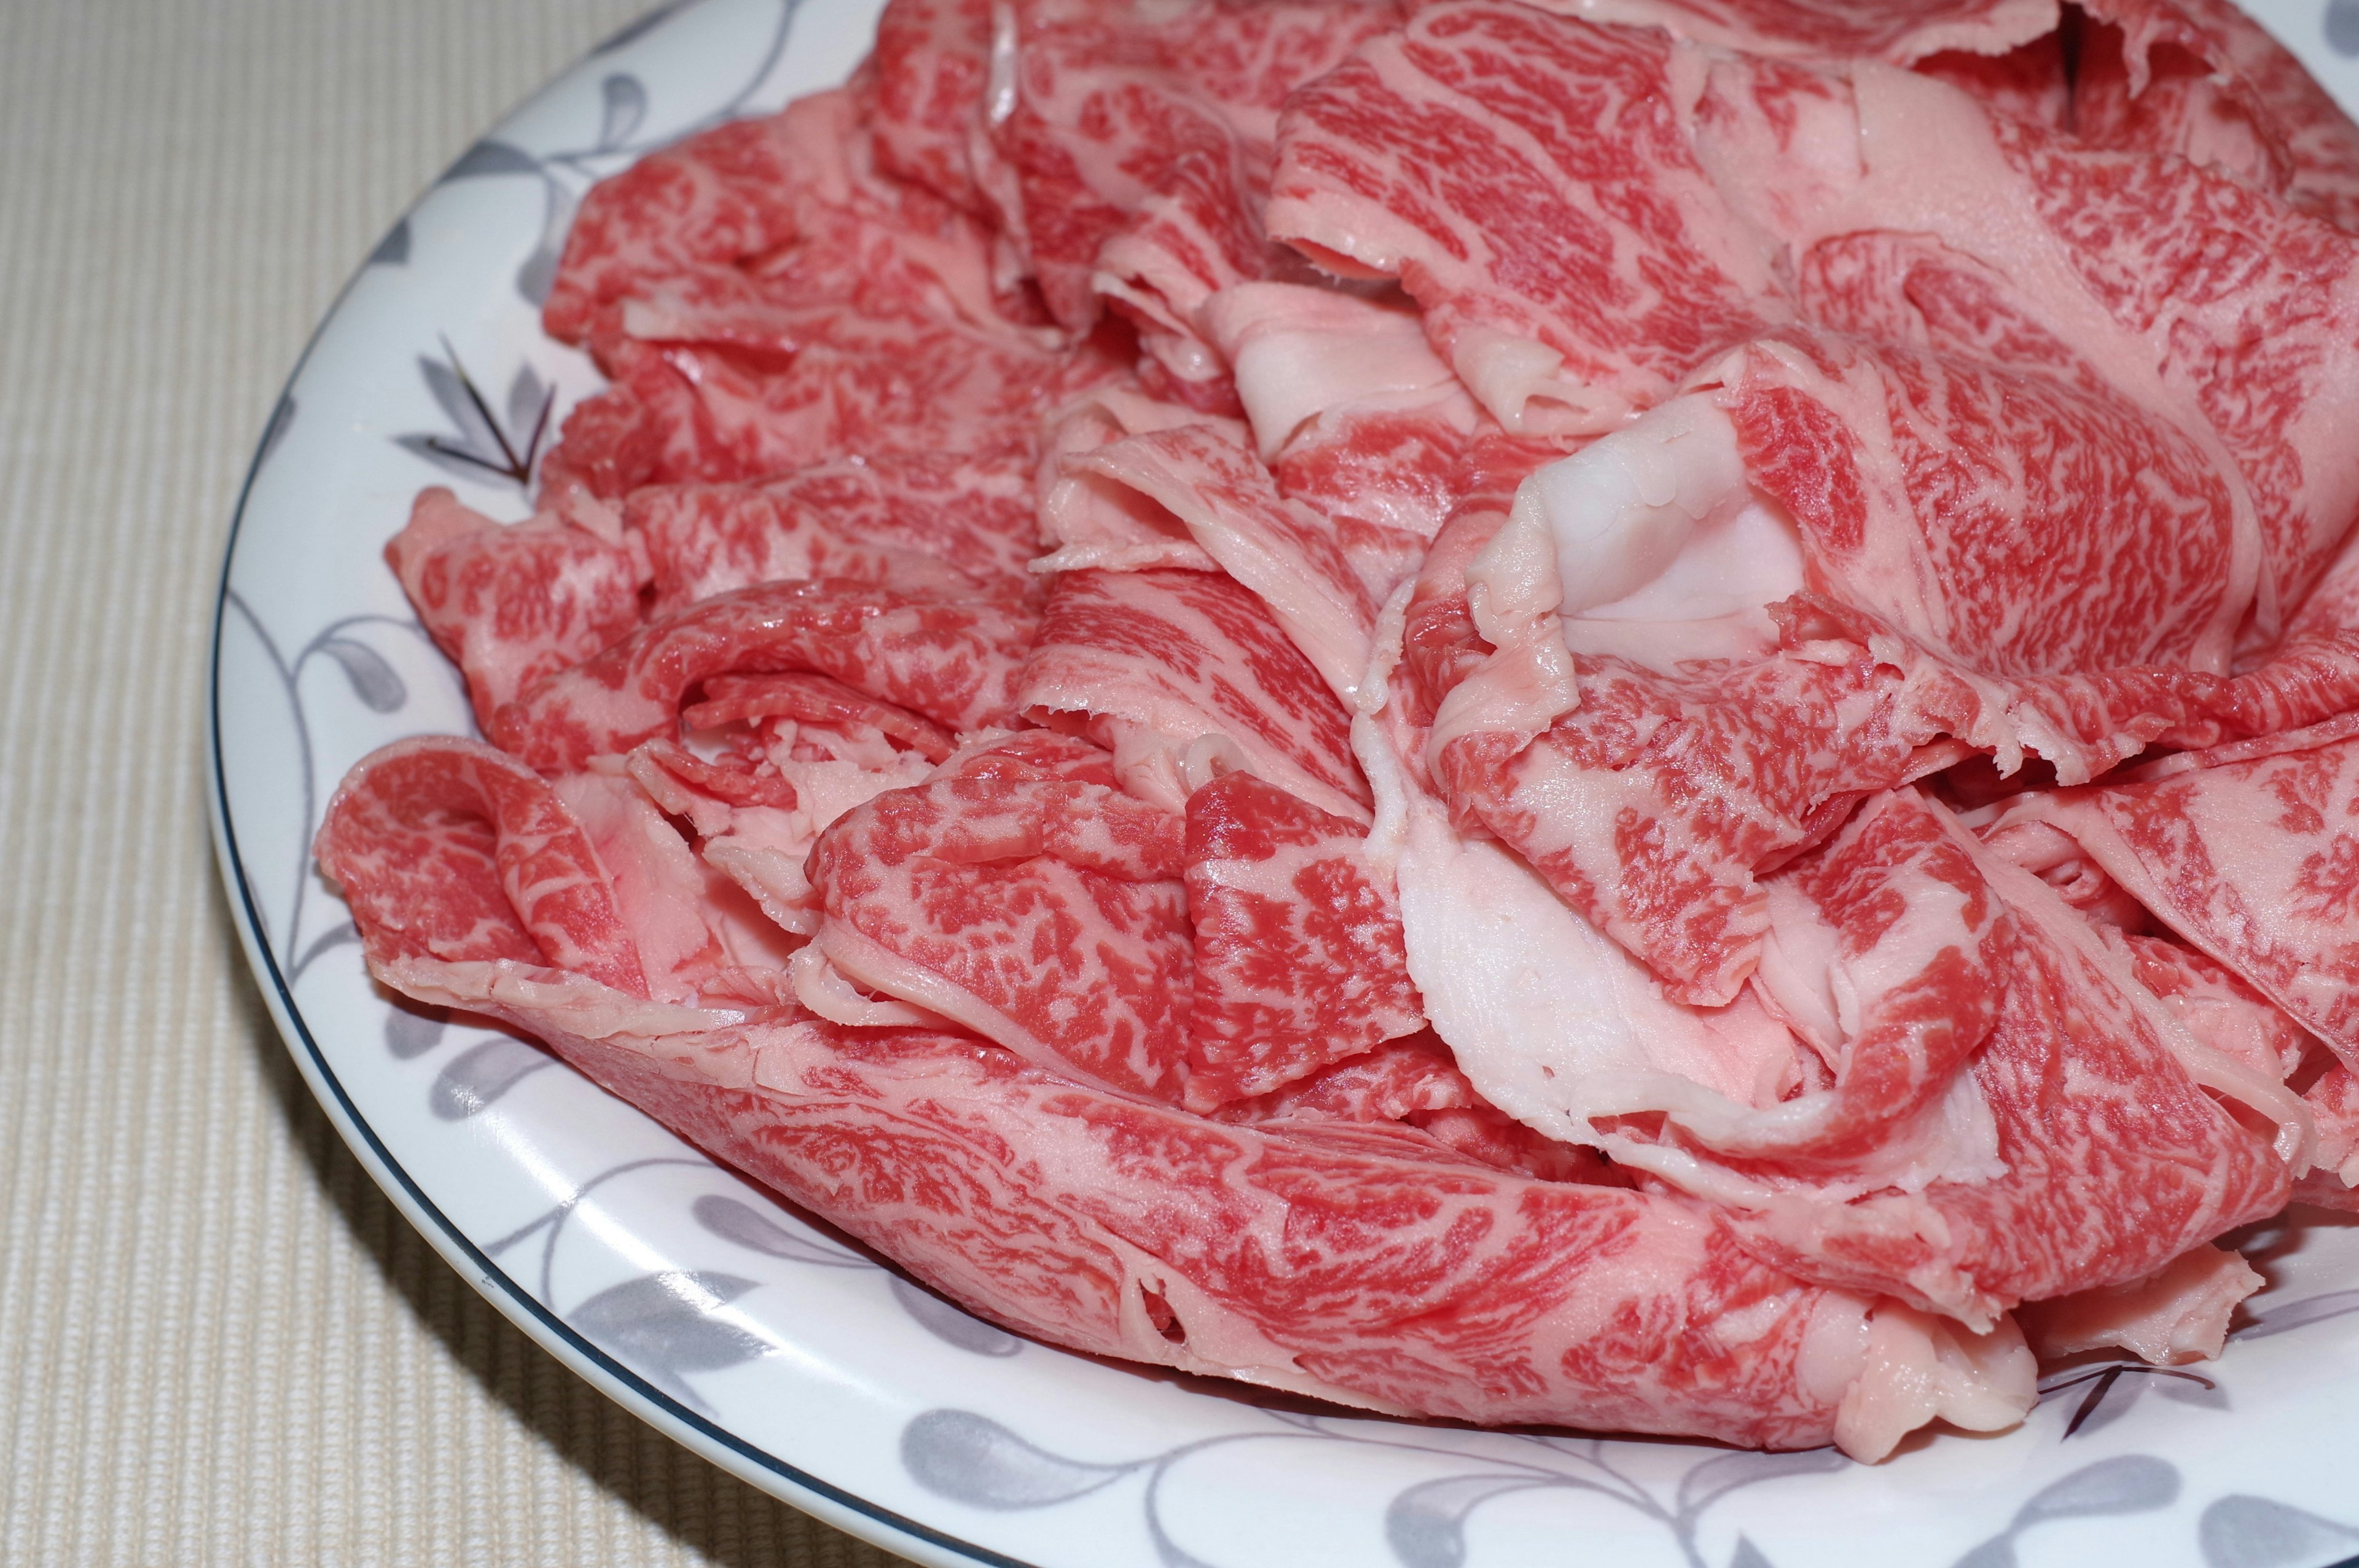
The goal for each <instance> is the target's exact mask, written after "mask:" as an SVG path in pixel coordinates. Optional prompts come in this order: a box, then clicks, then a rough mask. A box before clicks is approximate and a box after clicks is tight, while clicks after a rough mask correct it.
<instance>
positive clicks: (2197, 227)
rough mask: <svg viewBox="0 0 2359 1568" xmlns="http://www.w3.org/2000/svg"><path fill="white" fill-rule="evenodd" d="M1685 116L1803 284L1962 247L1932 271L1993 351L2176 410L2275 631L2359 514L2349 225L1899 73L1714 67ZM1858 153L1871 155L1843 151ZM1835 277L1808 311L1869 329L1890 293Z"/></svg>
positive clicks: (1734, 199)
mask: <svg viewBox="0 0 2359 1568" xmlns="http://www.w3.org/2000/svg"><path fill="white" fill-rule="evenodd" d="M1696 124H1697V131H1696V140H1697V151H1698V156H1699V157H1700V158H1701V160H1702V162H1703V164H1704V166H1705V167H1706V168H1710V169H1711V170H1712V172H1713V176H1714V178H1715V179H1716V180H1717V181H1718V182H1719V185H1720V189H1723V191H1724V192H1726V193H1727V195H1728V199H1729V200H1730V201H1731V203H1732V204H1733V205H1734V206H1736V207H1737V208H1739V209H1740V210H1741V211H1743V212H1744V213H1745V217H1746V220H1747V221H1748V222H1750V223H1752V224H1754V225H1755V226H1756V227H1758V228H1759V229H1760V230H1761V231H1763V232H1765V233H1767V234H1770V235H1773V236H1775V238H1776V239H1777V240H1778V241H1779V242H1782V243H1784V244H1785V245H1786V246H1787V247H1788V249H1789V250H1790V252H1791V253H1792V254H1794V255H1795V257H1796V258H1797V259H1798V260H1799V262H1800V263H1801V272H1802V275H1803V276H1805V277H1809V276H1812V275H1813V274H1815V275H1816V276H1819V277H1820V278H1821V281H1822V282H1823V281H1825V280H1826V279H1827V278H1828V277H1829V276H1831V273H1830V271H1829V269H1827V268H1823V267H1814V265H1813V263H1812V260H1811V257H1812V254H1813V252H1814V251H1815V249H1816V248H1817V247H1818V246H1820V245H1821V244H1822V243H1824V244H1832V245H1836V246H1839V247H1854V246H1857V245H1858V244H1859V243H1861V237H1862V236H1863V235H1864V234H1868V233H1874V232H1899V233H1906V234H1909V235H1913V236H1917V237H1918V241H1917V243H1918V244H1919V251H1920V254H1925V253H1947V254H1950V255H1951V256H1952V257H1955V258H1962V261H1961V263H1960V264H1959V265H1953V266H1951V267H1950V268H1948V269H1946V270H1947V271H1949V272H1950V273H1952V274H1958V273H1972V274H1973V275H1974V276H1975V277H1976V279H1977V281H1978V283H1979V284H1980V285H1981V286H1982V290H1983V292H1984V294H1985V295H1986V296H1987V297H1989V298H1990V300H1991V302H1992V303H1995V304H1996V305H1997V306H1998V308H1999V313H2000V316H2001V318H2002V319H2005V320H2006V324H2007V326H2006V331H2005V332H2004V334H2003V335H2000V336H1999V337H1998V338H1997V339H1996V340H1995V341H1996V342H1999V343H2005V344H2006V345H2009V346H2014V345H2024V346H2027V347H2030V348H2031V350H2032V352H2031V355H2030V357H2031V360H2032V362H2034V363H2038V364H2041V365H2045V366H2048V367H2049V368H2050V369H2051V371H2053V370H2056V369H2059V368H2060V367H2063V366H2069V367H2070V373H2071V374H2072V375H2074V376H2075V377H2076V378H2077V379H2081V380H2082V381H2088V380H2090V379H2092V378H2096V379H2102V380H2103V381H2104V382H2105V383H2107V384H2110V385H2111V386H2112V387H2113V388H2114V390H2115V391H2116V392H2117V393H2118V394H2119V395H2121V396H2122V397H2123V398H2125V399H2126V400H2127V401H2128V402H2130V403H2132V404H2135V405H2136V406H2139V407H2141V408H2143V409H2145V410H2147V411H2148V413H2149V414H2150V415H2152V416H2158V417H2160V418H2162V419H2165V420H2168V421H2169V422H2171V423H2173V424H2176V425H2178V426H2179V427H2180V428H2181V429H2182V431H2183V432H2184V433H2185V434H2186V436H2187V438H2189V439H2190V440H2192V441H2194V442H2195V443H2196V444H2197V445H2198V446H2199V447H2200V448H2201V449H2204V450H2205V452H2206V453H2207V456H2208V457H2209V459H2210V460H2212V462H2213V463H2214V464H2215V465H2216V466H2218V467H2219V468H2220V469H2221V470H2222V472H2223V478H2226V479H2228V480H2229V481H2231V482H2232V484H2240V487H2241V488H2242V489H2243V490H2245V492H2248V495H2249V499H2248V500H2247V499H2245V497H2242V496H2239V497H2236V498H2235V500H2236V504H2237V505H2238V508H2239V510H2240V512H2241V511H2243V510H2244V509H2245V508H2246V507H2249V509H2250V514H2251V517H2252V519H2253V521H2252V522H2251V523H2250V524H2246V525H2247V526H2249V527H2251V528H2253V529H2255V530H2256V539H2255V540H2254V541H2253V543H2252V544H2251V545H2250V546H2245V547H2246V548H2250V549H2255V550H2256V551H2257V555H2258V558H2257V561H2256V564H2255V565H2256V569H2257V574H2258V575H2257V577H2256V579H2254V580H2255V589H2254V592H2255V594H2256V599H2255V604H2254V611H2253V614H2254V619H2255V628H2254V631H2255V634H2256V637H2257V638H2258V639H2259V640H2261V641H2264V642H2265V641H2267V639H2268V638H2271V637H2273V636H2275V635H2276V633H2277V629H2278V628H2279V627H2280V626H2281V625H2282V624H2283V623H2284V622H2285V620H2286V619H2287V618H2288V616H2289V614H2290V612H2291V611H2292V610H2293V608H2294V607H2295V606H2296V605H2297V604H2298V603H2299V600H2300V599H2301V597H2302V596H2303V594H2304V593H2305V592H2306V591H2307V590H2308V589H2309V587H2310V584H2311V583H2313V582H2314V581H2315V580H2316V579H2317V578H2318V576H2319V574H2320V573H2321V571H2322V570H2323V569H2324V568H2325V567H2326V565H2327V562H2328V561H2329V560H2330V559H2331V558H2332V556H2333V555H2334V553H2335V552H2336V550H2337V549H2339V548H2340V546H2341V545H2342V542H2343V538H2344V536H2345V535H2347V534H2348V533H2349V531H2350V528H2351V524H2352V521H2353V518H2354V513H2359V471H2354V470H2353V468H2352V465H2351V464H2350V463H2348V462H2347V461H2344V460H2343V454H2345V453H2347V452H2348V451H2349V450H2350V449H2351V446H2352V443H2353V441H2354V438H2359V332H2354V330H2353V326H2352V324H2353V323H2354V321H2359V240H2354V238H2353V237H2352V236H2351V235H2348V234H2345V233H2343V232H2340V231H2338V230H2336V229H2334V228H2332V226H2330V225H2328V224H2327V223H2324V222H2320V221H2318V220H2316V219H2312V218H2309V217H2306V216H2304V215H2303V214H2301V213H2299V212H2298V211H2294V210H2292V209H2291V208H2289V207H2288V206H2287V205H2286V204H2285V203H2284V202H2282V201H2279V200H2275V199H2273V198H2271V197H2269V196H2267V195H2266V194H2264V193H2262V192H2259V191H2256V190H2254V189H2249V188H2248V187H2246V186H2245V185H2243V184H2240V183H2238V182H2237V181H2236V180H2235V179H2234V178H2230V177H2229V176H2228V175H2226V174H2223V173H2220V172H2217V171H2215V170H2212V169H2210V168H2201V167H2199V166H2197V165H2196V164H2194V163H2190V162H2189V161H2188V160H2186V159H2184V158H2181V157H2161V156H2156V155H2155V154H2152V153H2148V152H2125V151H2107V150H2103V149H2097V148H2092V147H2090V146H2085V145H2083V144H2082V143H2081V142H2080V141H2078V140H2076V139H2075V138H2073V137H2072V136H2071V135H2066V134H2063V133H2061V132H2060V131H2055V130H2049V129H2043V128H2041V127H2039V126H2037V125H2034V124H2030V123H2028V122H2026V121H2023V120H2019V119H2016V118H2013V117H2011V116H2007V115H2005V114H1998V115H1994V114H1989V113H1988V112H1987V111H1986V110H1985V109H1984V107H1983V106H1982V105H1980V104H1978V103H1974V102H1973V100H1972V99H1971V98H1969V97H1968V96H1967V95H1965V94H1963V93H1962V92H1958V91H1956V90H1955V89H1953V88H1951V87H1949V86H1947V85H1945V84H1943V83H1940V82H1938V81H1933V80H1931V79H1930V78H1927V77H1924V76H1921V75H1919V74H1916V73H1912V72H1908V71H1902V70H1886V69H1881V68H1871V67H1864V66H1863V67H1860V68H1858V69H1856V70H1854V71H1853V72H1852V73H1851V74H1850V75H1849V77H1848V78H1846V77H1843V76H1842V75H1839V74H1837V73H1833V72H1828V71H1816V70H1808V69H1805V68H1801V67H1797V66H1787V65H1773V64H1766V63H1759V62H1750V61H1745V60H1736V59H1732V60H1723V61H1720V62H1717V63H1715V64H1714V65H1713V66H1712V69H1711V72H1710V76H1709V79H1708V81H1707V84H1706V87H1705V89H1704V92H1703V96H1702V98H1701V102H1700V103H1699V106H1698V108H1697V111H1696ZM1852 146H1864V147H1867V148H1870V149H1874V150H1873V151H1871V153H1870V154H1869V155H1868V156H1867V157H1864V158H1862V157H1857V156H1854V154H1852V153H1849V152H1844V151H1842V150H1840V149H1843V148H1848V147H1852ZM1929 168H1939V169H1940V178H1938V179H1930V178H1927V177H1926V175H1925V171H1926V170H1927V169H1929ZM2027 214H2030V215H2033V216H2034V217H2036V219H2037V222H2025V221H2024V219H2025V216H2026V215H2027ZM1852 276H1854V278H1855V280H1856V281H1858V282H1859V283H1861V284H1864V285H1865V286H1866V287H1864V288H1859V289H1852V290H1845V289H1842V288H1839V287H1821V288H1820V289H1819V290H1818V291H1817V292H1816V293H1815V294H1813V295H1810V297H1806V299H1805V304H1806V306H1807V307H1808V308H1810V309H1811V310H1812V312H1813V313H1814V314H1816V315H1817V316H1818V318H1819V319H1821V320H1823V321H1826V322H1828V323H1829V324H1831V325H1834V326H1838V327H1843V328H1848V329H1851V330H1867V331H1877V330H1881V329H1883V328H1884V327H1885V326H1886V323H1888V322H1889V321H1890V320H1891V316H1892V303H1893V302H1892V301H1891V299H1890V297H1889V293H1888V287H1887V288H1883V289H1879V288H1878V287H1876V282H1877V280H1876V278H1875V276H1874V275H1873V274H1872V273H1867V274H1863V273H1859V272H1857V271H1856V270H1855V269H1854V271H1853V273H1852ZM1912 292H1915V291H1914V290H1912ZM1955 325H1963V326H1964V327H1965V328H1966V332H1965V334H1964V336H1963V340H1962V341H1961V340H1959V339H1957V338H1953V337H1951V330H1953V328H1954V326H1955ZM1991 327H1992V322H1991V320H1990V318H1989V314H1988V312H1987V310H1975V309H1965V310H1957V309H1950V310H1942V309H1939V308H1937V309H1935V310H1932V311H1930V312H1927V313H1926V314H1924V316H1923V318H1922V319H1921V321H1920V322H1919V330H1923V331H1926V332H1928V333H1930V334H1931V335H1932V343H1931V346H1933V347H1935V348H1937V349H1940V350H1945V351H1970V352H1987V351H1989V350H1990V349H1991V348H1992V347H1993V346H1995V341H1994V335H1993V333H1992V330H1991ZM2238 591H2241V590H2240V589H2232V597H2234V593H2235V592H2238Z"/></svg>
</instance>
